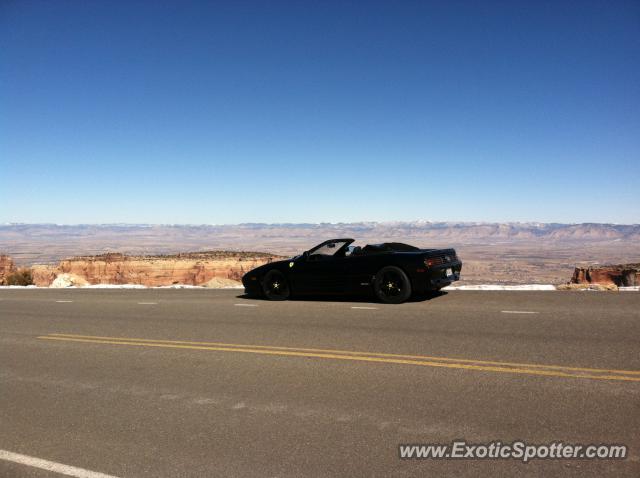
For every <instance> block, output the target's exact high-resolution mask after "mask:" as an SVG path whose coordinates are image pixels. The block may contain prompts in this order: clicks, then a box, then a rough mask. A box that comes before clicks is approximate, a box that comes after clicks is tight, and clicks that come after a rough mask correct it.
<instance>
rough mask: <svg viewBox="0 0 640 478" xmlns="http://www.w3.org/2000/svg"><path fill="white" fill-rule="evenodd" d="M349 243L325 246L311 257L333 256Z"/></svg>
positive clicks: (333, 243) (341, 242) (312, 253)
mask: <svg viewBox="0 0 640 478" xmlns="http://www.w3.org/2000/svg"><path fill="white" fill-rule="evenodd" d="M348 242H349V241H335V242H329V243H327V244H324V245H323V246H321V247H319V248H318V249H316V250H315V251H313V252H311V253H310V254H309V255H310V256H319V255H320V256H333V255H334V254H335V253H336V252H338V251H339V250H341V249H342V247H343V246H344V245H345V244H347V243H348Z"/></svg>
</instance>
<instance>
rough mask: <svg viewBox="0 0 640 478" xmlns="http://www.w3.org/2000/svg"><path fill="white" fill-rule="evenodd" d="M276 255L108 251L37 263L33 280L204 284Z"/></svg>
mask: <svg viewBox="0 0 640 478" xmlns="http://www.w3.org/2000/svg"><path fill="white" fill-rule="evenodd" d="M274 259H279V257H277V256H272V255H268V254H262V253H246V252H209V253H193V254H178V255H174V256H126V255H123V254H105V255H102V256H88V257H77V258H73V259H68V260H64V261H62V262H60V264H59V265H57V266H34V267H33V279H34V283H35V284H36V285H38V286H41V287H47V286H49V285H51V283H52V282H53V280H54V279H55V278H56V276H57V275H59V274H72V275H73V276H77V277H80V278H82V279H84V280H86V281H87V282H88V283H89V284H139V285H144V286H148V287H155V286H166V285H173V284H185V285H202V284H205V283H207V282H209V281H210V280H211V279H213V278H216V277H217V278H223V279H232V280H236V281H238V280H240V279H241V278H242V276H243V275H244V274H245V273H246V272H247V271H249V270H251V269H253V268H255V267H258V266H260V265H262V264H265V263H267V262H271V261H272V260H274Z"/></svg>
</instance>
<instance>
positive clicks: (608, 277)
mask: <svg viewBox="0 0 640 478" xmlns="http://www.w3.org/2000/svg"><path fill="white" fill-rule="evenodd" d="M571 283H572V284H603V285H617V286H618V287H621V286H636V285H640V264H618V265H606V266H590V267H576V268H575V270H574V271H573V277H572V278H571Z"/></svg>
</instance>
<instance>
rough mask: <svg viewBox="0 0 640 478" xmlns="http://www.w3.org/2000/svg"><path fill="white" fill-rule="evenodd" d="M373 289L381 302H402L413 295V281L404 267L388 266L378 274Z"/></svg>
mask: <svg viewBox="0 0 640 478" xmlns="http://www.w3.org/2000/svg"><path fill="white" fill-rule="evenodd" d="M373 290H374V292H375V294H376V297H377V298H378V299H379V300H380V301H381V302H384V303H386V304H401V303H402V302H405V301H406V300H407V299H409V297H411V282H410V281H409V277H407V274H405V272H404V271H403V270H402V269H400V268H399V267H395V266H387V267H383V268H382V269H380V270H379V271H378V273H377V274H376V278H375V280H374V281H373Z"/></svg>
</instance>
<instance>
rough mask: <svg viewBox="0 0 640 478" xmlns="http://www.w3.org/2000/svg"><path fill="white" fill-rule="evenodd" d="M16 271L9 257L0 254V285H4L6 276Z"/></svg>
mask: <svg viewBox="0 0 640 478" xmlns="http://www.w3.org/2000/svg"><path fill="white" fill-rule="evenodd" d="M15 271H16V266H15V264H14V263H13V260H12V259H11V257H9V256H6V255H4V254H2V255H0V285H5V283H6V279H7V276H8V275H9V274H11V273H13V272H15Z"/></svg>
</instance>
